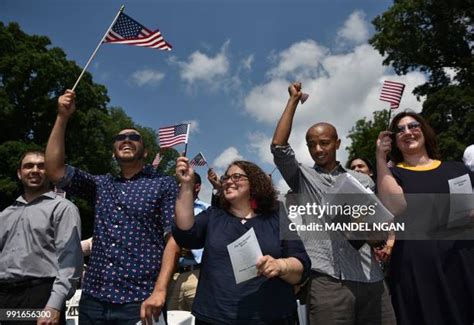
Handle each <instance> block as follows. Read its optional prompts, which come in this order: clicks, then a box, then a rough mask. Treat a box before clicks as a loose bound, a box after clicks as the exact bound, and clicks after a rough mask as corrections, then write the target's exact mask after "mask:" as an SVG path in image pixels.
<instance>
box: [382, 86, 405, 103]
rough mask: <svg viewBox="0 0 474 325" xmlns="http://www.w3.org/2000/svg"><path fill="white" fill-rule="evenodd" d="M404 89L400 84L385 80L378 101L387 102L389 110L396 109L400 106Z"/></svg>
mask: <svg viewBox="0 0 474 325" xmlns="http://www.w3.org/2000/svg"><path fill="white" fill-rule="evenodd" d="M404 89H405V84H403V83H401V82H395V81H389V80H385V81H384V82H383V86H382V91H381V92H380V98H379V99H380V100H381V101H384V102H389V103H390V108H391V109H396V108H398V106H399V105H400V100H401V99H402V95H403V90H404Z"/></svg>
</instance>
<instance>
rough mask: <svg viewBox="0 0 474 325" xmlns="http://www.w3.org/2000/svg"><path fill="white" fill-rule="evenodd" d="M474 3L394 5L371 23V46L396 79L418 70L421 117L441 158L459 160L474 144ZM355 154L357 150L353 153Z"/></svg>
mask: <svg viewBox="0 0 474 325" xmlns="http://www.w3.org/2000/svg"><path fill="white" fill-rule="evenodd" d="M473 18H474V1H473V0H467V1H466V0H436V1H433V0H395V1H394V4H393V6H392V7H390V8H389V9H388V10H387V11H386V12H384V13H383V14H382V15H380V16H378V17H376V18H375V19H374V20H373V24H374V26H375V29H376V33H375V35H374V36H373V37H372V38H371V39H370V41H369V42H370V43H371V44H372V45H373V46H374V48H375V49H377V50H378V51H379V52H380V53H381V54H382V55H383V56H384V57H385V59H384V64H386V65H391V66H392V67H393V68H394V70H395V72H396V73H397V74H406V73H408V72H409V71H415V70H418V71H421V72H423V73H425V75H426V76H427V79H428V80H427V82H426V83H425V84H423V85H420V86H418V87H417V88H415V90H414V94H416V95H418V96H421V95H426V100H425V102H424V103H423V109H422V112H421V114H422V115H423V116H424V117H425V118H426V119H427V120H428V121H429V123H430V124H431V126H432V127H433V128H434V130H435V132H436V134H437V135H438V142H439V144H440V152H441V155H442V157H443V159H446V160H451V159H454V160H460V159H461V157H462V153H463V150H464V148H465V147H467V146H468V145H469V144H472V143H474V140H473V133H474V132H473V131H472V129H473V128H474V123H473V120H474V117H473V114H474V112H473V111H474V110H473V108H474V97H473V91H472V89H474V28H473ZM354 150H355V149H354Z"/></svg>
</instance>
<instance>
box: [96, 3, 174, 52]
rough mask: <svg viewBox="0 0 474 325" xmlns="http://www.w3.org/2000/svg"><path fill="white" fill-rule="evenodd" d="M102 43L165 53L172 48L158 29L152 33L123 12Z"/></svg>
mask: <svg viewBox="0 0 474 325" xmlns="http://www.w3.org/2000/svg"><path fill="white" fill-rule="evenodd" d="M104 43H113V44H128V45H135V46H144V47H150V48H154V49H159V50H166V51H171V48H172V46H171V44H170V43H168V42H166V41H165V40H164V38H163V36H162V35H161V33H160V31H159V30H158V29H157V30H156V31H154V32H153V31H151V30H149V29H148V28H146V27H145V26H143V25H141V24H140V23H138V22H137V21H136V20H134V19H132V18H130V17H129V16H127V15H126V14H124V13H123V12H122V13H120V15H119V17H118V19H117V21H116V22H115V24H114V26H113V27H112V29H110V31H109V33H108V34H107V36H106V37H105V40H104Z"/></svg>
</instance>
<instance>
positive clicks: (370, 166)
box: [346, 157, 374, 173]
mask: <svg viewBox="0 0 474 325" xmlns="http://www.w3.org/2000/svg"><path fill="white" fill-rule="evenodd" d="M356 159H360V160H362V161H363V162H365V164H366V165H367V167H369V170H370V171H371V172H372V173H373V172H374V167H373V165H372V163H371V162H370V160H369V159H367V158H365V157H354V158H352V159H351V160H349V161H348V162H347V164H346V168H347V169H351V165H352V162H353V161H354V160H356Z"/></svg>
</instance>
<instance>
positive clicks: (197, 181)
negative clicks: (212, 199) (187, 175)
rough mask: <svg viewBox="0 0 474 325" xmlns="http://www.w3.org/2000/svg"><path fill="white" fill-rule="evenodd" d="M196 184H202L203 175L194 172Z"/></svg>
mask: <svg viewBox="0 0 474 325" xmlns="http://www.w3.org/2000/svg"><path fill="white" fill-rule="evenodd" d="M196 184H202V181H201V176H200V175H199V174H198V173H196V172H194V185H196Z"/></svg>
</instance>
